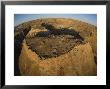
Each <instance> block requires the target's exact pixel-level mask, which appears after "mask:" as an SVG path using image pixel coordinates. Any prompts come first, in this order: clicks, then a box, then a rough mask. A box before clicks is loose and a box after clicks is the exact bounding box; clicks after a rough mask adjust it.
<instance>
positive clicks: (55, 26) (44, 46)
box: [14, 18, 97, 76]
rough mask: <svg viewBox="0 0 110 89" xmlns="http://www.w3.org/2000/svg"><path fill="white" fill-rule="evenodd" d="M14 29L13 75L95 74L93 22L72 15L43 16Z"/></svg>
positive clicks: (95, 39)
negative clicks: (58, 16) (43, 17)
mask: <svg viewBox="0 0 110 89" xmlns="http://www.w3.org/2000/svg"><path fill="white" fill-rule="evenodd" d="M14 29H15V30H14V67H15V68H14V71H15V75H22V76H96V75H97V27H96V26H94V25H91V24H89V23H85V22H82V21H79V20H75V19H67V18H46V19H37V20H32V21H29V22H24V23H22V24H20V25H18V26H16V27H15V28H14Z"/></svg>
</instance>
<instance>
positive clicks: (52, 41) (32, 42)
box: [26, 30, 84, 59]
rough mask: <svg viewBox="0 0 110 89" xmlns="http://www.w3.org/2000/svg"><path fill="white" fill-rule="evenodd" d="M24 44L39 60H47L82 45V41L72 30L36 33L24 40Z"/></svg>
mask: <svg viewBox="0 0 110 89" xmlns="http://www.w3.org/2000/svg"><path fill="white" fill-rule="evenodd" d="M55 31H56V32H55ZM26 43H27V45H28V46H29V49H31V50H32V51H33V52H35V53H36V54H37V55H38V56H39V57H40V59H47V58H52V57H58V56H60V55H62V54H65V53H67V52H69V51H70V50H72V49H73V48H74V47H75V46H76V45H79V44H83V43H84V39H83V38H82V37H81V36H80V35H79V34H78V33H77V32H75V31H74V30H73V31H72V30H71V31H69V30H54V32H50V31H45V32H42V31H41V32H38V33H37V34H36V35H35V36H34V37H31V38H26Z"/></svg>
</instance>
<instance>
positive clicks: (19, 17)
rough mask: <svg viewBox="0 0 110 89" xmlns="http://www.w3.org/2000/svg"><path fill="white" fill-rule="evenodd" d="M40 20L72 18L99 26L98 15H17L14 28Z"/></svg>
mask: <svg viewBox="0 0 110 89" xmlns="http://www.w3.org/2000/svg"><path fill="white" fill-rule="evenodd" d="M40 18H71V19H77V20H80V21H83V22H87V23H90V24H92V25H95V26H97V15H96V14H15V15H14V26H17V25H19V24H21V23H23V22H27V21H31V20H35V19H40Z"/></svg>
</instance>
